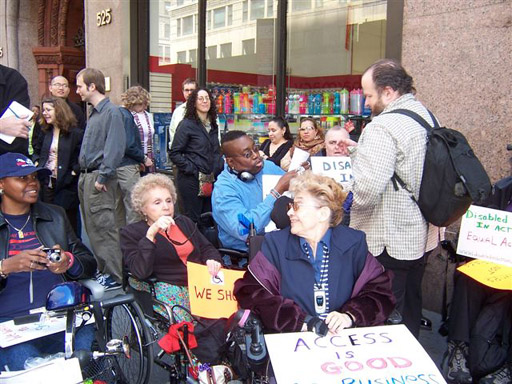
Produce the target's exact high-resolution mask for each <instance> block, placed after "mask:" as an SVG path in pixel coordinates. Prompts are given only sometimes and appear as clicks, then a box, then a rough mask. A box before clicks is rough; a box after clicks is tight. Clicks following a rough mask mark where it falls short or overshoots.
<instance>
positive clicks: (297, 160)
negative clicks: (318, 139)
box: [288, 147, 310, 171]
mask: <svg viewBox="0 0 512 384" xmlns="http://www.w3.org/2000/svg"><path fill="white" fill-rule="evenodd" d="M309 156H310V154H309V152H308V151H304V150H303V149H300V148H297V147H295V149H294V150H293V157H292V161H291V163H290V166H289V167H288V171H294V170H296V169H297V168H299V167H300V166H301V164H302V163H304V162H306V161H308V159H309Z"/></svg>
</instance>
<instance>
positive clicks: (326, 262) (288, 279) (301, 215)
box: [235, 171, 395, 335]
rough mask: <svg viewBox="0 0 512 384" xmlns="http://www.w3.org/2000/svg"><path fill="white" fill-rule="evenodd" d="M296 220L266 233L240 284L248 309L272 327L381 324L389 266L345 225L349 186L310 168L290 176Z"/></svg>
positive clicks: (387, 308)
mask: <svg viewBox="0 0 512 384" xmlns="http://www.w3.org/2000/svg"><path fill="white" fill-rule="evenodd" d="M290 191H291V192H292V193H293V194H294V200H293V202H292V203H290V207H289V210H288V216H289V217H290V222H291V226H290V227H287V228H285V229H283V230H281V231H276V232H271V233H269V234H267V235H266V236H265V241H264V243H263V246H262V250H261V252H259V253H258V254H257V255H256V257H255V258H254V259H253V260H252V261H251V263H250V264H249V268H248V272H246V274H245V275H244V277H243V279H240V280H238V281H237V282H236V283H235V296H236V298H237V300H238V302H239V304H240V306H241V307H242V308H244V309H250V310H252V311H254V312H255V314H256V315H258V316H259V317H260V318H261V320H262V322H263V325H264V326H265V328H266V329H267V330H269V331H274V332H297V331H301V330H302V331H304V330H310V331H311V330H312V331H315V332H317V333H319V334H323V335H324V334H326V333H327V331H330V332H332V333H336V332H339V331H340V330H342V329H344V328H349V327H352V326H370V325H378V324H384V321H385V320H386V319H387V317H388V315H389V314H390V313H391V311H392V310H393V308H394V305H395V300H394V297H393V294H392V292H391V278H390V276H389V272H387V271H385V270H384V267H382V265H381V264H380V263H379V262H378V261H377V260H376V259H375V257H373V256H372V255H371V254H370V253H369V252H368V247H367V244H366V237H365V235H364V233H363V232H360V231H357V230H354V229H351V228H348V227H346V226H342V225H340V222H341V220H342V217H343V210H342V204H343V201H344V199H345V198H346V193H345V192H344V191H343V189H342V187H341V186H339V185H338V184H337V183H336V182H335V181H334V180H333V179H331V178H329V177H325V176H319V175H314V174H313V173H311V172H309V171H308V172H306V173H305V174H304V175H302V176H299V177H297V178H295V179H293V180H292V181H291V182H290Z"/></svg>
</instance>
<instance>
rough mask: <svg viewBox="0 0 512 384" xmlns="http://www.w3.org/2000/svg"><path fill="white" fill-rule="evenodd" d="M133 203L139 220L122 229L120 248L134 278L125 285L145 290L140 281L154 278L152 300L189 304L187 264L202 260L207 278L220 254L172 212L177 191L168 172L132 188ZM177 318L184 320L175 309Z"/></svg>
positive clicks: (187, 221)
mask: <svg viewBox="0 0 512 384" xmlns="http://www.w3.org/2000/svg"><path fill="white" fill-rule="evenodd" d="M131 199H132V207H133V209H134V211H135V212H136V213H138V214H139V215H140V216H141V218H142V220H140V221H138V222H136V223H133V224H130V225H128V226H126V227H124V228H122V229H121V249H122V251H123V259H124V263H125V265H126V267H127V268H128V270H129V271H130V272H131V273H132V275H133V276H134V277H135V279H130V280H129V283H130V285H131V286H132V287H133V288H134V289H137V290H146V291H148V290H149V286H148V285H147V284H146V283H145V282H142V281H140V280H143V279H146V278H148V277H149V276H153V277H155V278H156V279H157V283H156V284H155V292H156V297H157V299H160V300H161V301H164V302H166V303H169V304H171V305H175V304H179V305H182V306H184V307H185V308H190V304H189V295H188V289H187V283H188V275H187V262H188V261H192V262H196V263H201V264H206V265H207V267H208V271H209V272H210V274H211V275H212V276H216V275H217V273H218V272H219V270H220V268H221V264H220V260H221V257H220V254H219V252H218V251H217V250H216V249H215V248H214V247H213V245H211V244H210V243H209V242H208V240H207V239H206V238H205V237H204V236H203V235H202V234H201V232H200V231H199V230H198V229H197V226H196V224H195V223H194V222H193V221H192V220H190V219H189V218H188V217H186V216H183V215H178V216H176V217H175V216H174V204H175V202H176V189H175V187H174V184H173V182H172V181H171V179H170V178H168V177H167V176H164V175H161V174H148V175H146V176H144V177H142V178H141V179H140V180H139V181H138V182H137V184H135V186H134V188H133V190H132V195H131ZM177 314H178V318H180V317H181V319H188V318H187V316H186V314H185V313H183V312H181V314H180V313H179V311H178V312H177Z"/></svg>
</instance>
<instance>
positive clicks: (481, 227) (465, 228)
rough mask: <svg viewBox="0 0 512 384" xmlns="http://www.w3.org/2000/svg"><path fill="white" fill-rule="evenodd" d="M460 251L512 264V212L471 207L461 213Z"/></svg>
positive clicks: (480, 257)
mask: <svg viewBox="0 0 512 384" xmlns="http://www.w3.org/2000/svg"><path fill="white" fill-rule="evenodd" d="M457 253H458V254H459V255H464V256H469V257H473V258H475V259H483V260H488V261H492V262H493V263H497V264H502V265H506V266H509V267H512V213H511V212H506V211H499V210H497V209H490V208H483V207H477V206H475V205H472V206H470V207H469V209H468V210H467V212H466V213H465V214H464V216H462V222H461V224H460V231H459V242H458V244H457Z"/></svg>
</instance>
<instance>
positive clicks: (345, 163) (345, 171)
mask: <svg viewBox="0 0 512 384" xmlns="http://www.w3.org/2000/svg"><path fill="white" fill-rule="evenodd" d="M310 161H311V170H312V171H313V173H315V174H317V175H323V176H328V177H332V178H333V179H334V180H336V181H337V182H338V183H340V184H341V185H342V186H343V187H345V186H346V185H347V184H348V183H349V182H350V180H352V178H353V176H352V162H351V160H350V157H348V156H347V157H345V156H311V159H310Z"/></svg>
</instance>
